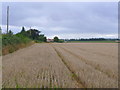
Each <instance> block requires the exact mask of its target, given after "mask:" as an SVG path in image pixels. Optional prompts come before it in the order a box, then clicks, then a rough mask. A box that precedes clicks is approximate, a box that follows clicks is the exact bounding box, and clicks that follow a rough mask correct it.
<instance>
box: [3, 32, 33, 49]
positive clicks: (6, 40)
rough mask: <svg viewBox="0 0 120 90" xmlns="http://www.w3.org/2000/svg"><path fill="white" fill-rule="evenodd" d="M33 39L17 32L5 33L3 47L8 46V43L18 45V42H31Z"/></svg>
mask: <svg viewBox="0 0 120 90" xmlns="http://www.w3.org/2000/svg"><path fill="white" fill-rule="evenodd" d="M30 41H31V39H29V38H27V37H25V36H23V35H20V34H16V35H12V36H9V35H3V36H2V47H5V46H8V45H17V44H21V43H24V44H26V43H28V42H30Z"/></svg>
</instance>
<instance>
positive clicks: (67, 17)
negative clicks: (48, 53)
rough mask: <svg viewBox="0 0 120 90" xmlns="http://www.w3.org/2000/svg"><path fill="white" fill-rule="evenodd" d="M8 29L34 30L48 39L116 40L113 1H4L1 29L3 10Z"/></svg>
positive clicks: (114, 4) (17, 30) (116, 28)
mask: <svg viewBox="0 0 120 90" xmlns="http://www.w3.org/2000/svg"><path fill="white" fill-rule="evenodd" d="M8 5H9V6H10V29H11V30H12V31H14V33H17V32H19V31H21V27H22V26H25V28H26V30H28V29H29V28H30V27H31V28H36V29H38V30H40V31H42V33H44V34H45V35H46V36H47V37H48V38H53V37H54V36H59V38H94V37H105V38H117V36H118V35H117V34H118V17H117V16H118V3H117V2H8V3H7V2H4V3H2V29H3V32H5V31H6V7H7V6H8Z"/></svg>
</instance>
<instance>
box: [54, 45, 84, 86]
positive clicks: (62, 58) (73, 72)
mask: <svg viewBox="0 0 120 90" xmlns="http://www.w3.org/2000/svg"><path fill="white" fill-rule="evenodd" d="M53 48H54V50H55V51H56V53H57V55H58V56H59V57H60V59H61V60H62V62H63V63H64V65H65V66H66V67H67V68H68V70H69V71H70V72H71V73H72V74H73V75H74V77H73V78H74V80H76V81H77V83H78V86H79V87H80V88H85V85H84V84H83V83H82V82H81V80H80V78H78V76H77V75H76V74H75V71H74V70H73V69H72V67H70V66H69V65H68V63H67V62H66V61H65V60H64V57H63V56H62V55H61V53H60V52H59V51H58V50H57V49H56V48H55V47H54V46H53Z"/></svg>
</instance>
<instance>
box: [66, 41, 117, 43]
mask: <svg viewBox="0 0 120 90" xmlns="http://www.w3.org/2000/svg"><path fill="white" fill-rule="evenodd" d="M67 43H116V42H115V41H68V42H67Z"/></svg>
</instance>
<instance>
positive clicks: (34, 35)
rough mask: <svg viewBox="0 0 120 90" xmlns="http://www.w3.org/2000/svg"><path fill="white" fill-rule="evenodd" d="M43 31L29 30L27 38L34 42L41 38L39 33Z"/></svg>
mask: <svg viewBox="0 0 120 90" xmlns="http://www.w3.org/2000/svg"><path fill="white" fill-rule="evenodd" d="M40 32H41V31H39V30H37V29H30V30H28V31H27V32H26V33H27V36H28V37H29V38H31V39H33V40H37V39H38V38H39V33H40Z"/></svg>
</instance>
